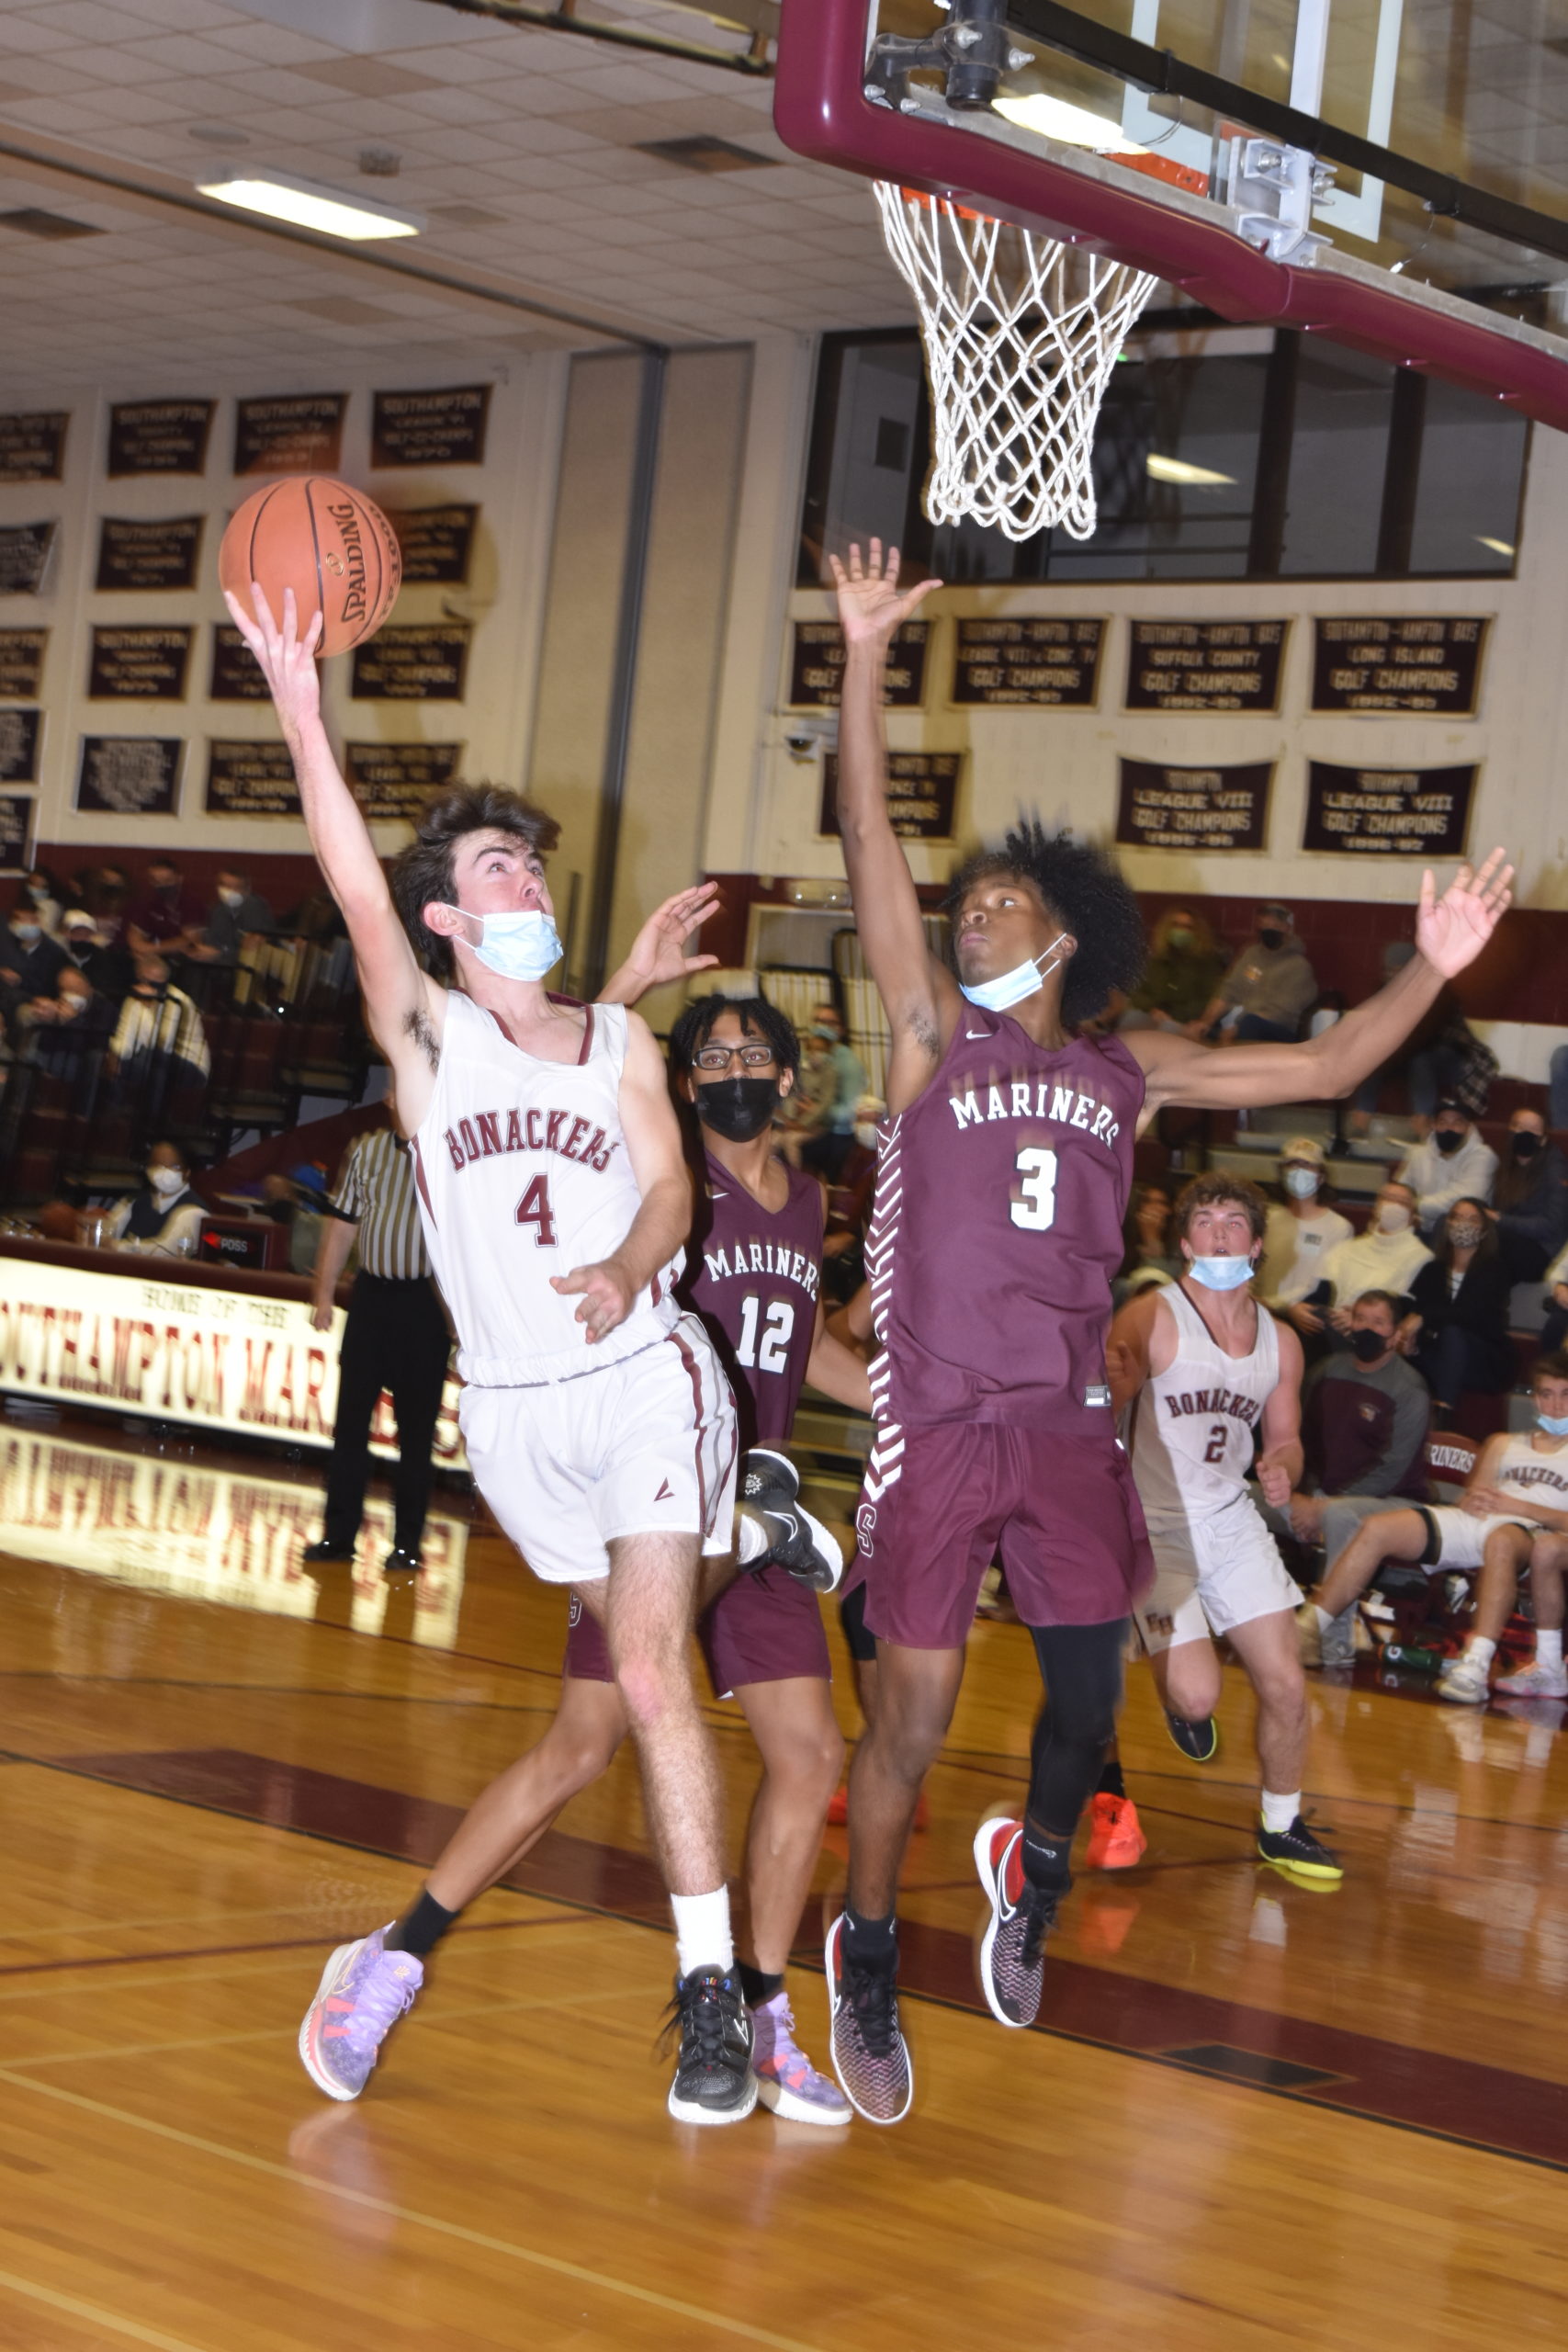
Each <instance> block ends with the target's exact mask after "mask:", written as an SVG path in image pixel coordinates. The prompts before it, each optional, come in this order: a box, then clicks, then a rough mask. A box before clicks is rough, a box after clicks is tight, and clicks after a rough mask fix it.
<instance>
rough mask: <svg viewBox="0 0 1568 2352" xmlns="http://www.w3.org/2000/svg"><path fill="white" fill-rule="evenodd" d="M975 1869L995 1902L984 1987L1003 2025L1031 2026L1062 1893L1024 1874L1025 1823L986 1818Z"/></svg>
mask: <svg viewBox="0 0 1568 2352" xmlns="http://www.w3.org/2000/svg"><path fill="white" fill-rule="evenodd" d="M975 1868H976V1870H977V1871H979V1873H980V1883H981V1885H982V1886H983V1887H984V1888H985V1890H986V1894H987V1897H988V1898H989V1901H990V1905H991V1923H990V1926H989V1927H988V1928H987V1929H986V1933H985V1937H984V1939H983V1940H982V1942H981V1945H980V1990H981V1991H982V1992H983V1993H984V1995H985V1996H986V1999H987V2004H988V2005H989V2007H990V2011H991V2015H992V2016H993V2017H994V2018H998V2020H999V2021H1000V2023H1001V2024H1003V2025H1010V2026H1025V2025H1032V2024H1033V2023H1034V2020H1035V2018H1037V2017H1038V2016H1039V2014H1040V1987H1041V1982H1042V1979H1043V1976H1044V1973H1045V1954H1044V1943H1045V1938H1046V1935H1047V1933H1048V1931H1049V1930H1050V1928H1052V1926H1053V1925H1054V1924H1055V1917H1056V1905H1057V1902H1058V1900H1059V1897H1058V1896H1056V1895H1055V1894H1043V1893H1042V1891H1041V1889H1040V1888H1039V1887H1037V1886H1036V1885H1034V1884H1033V1883H1032V1881H1031V1880H1029V1879H1027V1878H1026V1877H1025V1876H1024V1873H1023V1824H1022V1822H1021V1821H1009V1820H1006V1819H1005V1818H1004V1819H999V1820H994V1821H983V1822H982V1823H981V1824H980V1826H979V1827H978V1829H976V1832H975ZM1063 1893H1064V1894H1065V1893H1066V1888H1064V1889H1063Z"/></svg>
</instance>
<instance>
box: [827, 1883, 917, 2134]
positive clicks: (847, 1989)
mask: <svg viewBox="0 0 1568 2352" xmlns="http://www.w3.org/2000/svg"><path fill="white" fill-rule="evenodd" d="M826 1959H827V1963H828V2007H829V2012H830V2014H831V2017H832V2020H833V2026H832V2036H831V2040H830V2041H829V2048H830V2050H831V2051H832V2053H833V2072H834V2073H835V2074H836V2075H837V2076H838V2077H839V2081H840V2085H841V2086H842V2088H843V2093H844V2096H845V2098H847V2099H848V2100H849V2102H850V2105H851V2106H852V2108H853V2109H854V2110H855V2113H856V2114H857V2115H863V2116H864V2118H865V2120H866V2121H867V2122H868V2123H902V2121H903V2120H904V2118H905V2117H906V2116H907V2115H908V2112H909V2104H910V2101H911V2100H912V2099H913V2098H914V2096H915V2070H914V2067H913V2066H912V2065H911V2064H910V2062H909V2045H908V2042H907V2041H905V2039H904V2036H903V2034H902V2033H901V2032H900V2030H899V2027H898V1973H897V1969H896V1968H864V1967H857V1966H856V1965H855V1963H854V1962H853V1961H852V1960H851V1959H850V1957H849V1954H848V1951H847V1950H846V1946H845V1928H844V1917H843V1914H842V1912H840V1914H839V1917H837V1918H836V1919H835V1920H834V1922H833V1924H832V1926H831V1927H830V1928H829V1930H828V1949H827V1953H826Z"/></svg>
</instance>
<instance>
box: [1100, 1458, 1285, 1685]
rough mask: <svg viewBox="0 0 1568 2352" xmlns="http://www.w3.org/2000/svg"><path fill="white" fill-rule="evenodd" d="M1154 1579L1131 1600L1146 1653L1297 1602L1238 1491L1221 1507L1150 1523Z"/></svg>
mask: <svg viewBox="0 0 1568 2352" xmlns="http://www.w3.org/2000/svg"><path fill="white" fill-rule="evenodd" d="M1149 1544H1150V1547H1151V1549H1152V1550H1153V1552H1154V1555H1155V1580H1154V1583H1153V1584H1152V1585H1151V1586H1150V1587H1149V1589H1148V1591H1147V1592H1146V1593H1145V1595H1144V1598H1143V1599H1142V1600H1139V1601H1135V1602H1134V1605H1133V1615H1134V1622H1135V1623H1136V1625H1137V1628H1138V1634H1139V1637H1140V1639H1141V1640H1142V1642H1143V1645H1144V1647H1145V1650H1148V1651H1151V1652H1153V1651H1156V1650H1168V1649H1174V1648H1175V1647H1176V1646H1177V1645H1178V1644H1179V1643H1181V1642H1201V1641H1204V1640H1206V1639H1207V1637H1208V1635H1209V1634H1211V1633H1215V1634H1228V1633H1229V1632H1230V1630H1231V1628H1232V1626H1233V1625H1246V1624H1248V1623H1250V1622H1251V1621H1252V1619H1253V1618H1254V1617H1271V1616H1273V1615H1275V1614H1276V1613H1277V1612H1278V1611H1280V1610H1281V1609H1296V1608H1299V1607H1300V1605H1301V1598H1302V1596H1301V1589H1300V1587H1299V1586H1298V1585H1297V1584H1296V1582H1295V1580H1294V1578H1293V1577H1291V1576H1290V1575H1289V1573H1288V1572H1287V1570H1286V1567H1285V1563H1284V1562H1283V1560H1281V1558H1280V1553H1279V1547H1278V1545H1277V1544H1275V1541H1274V1538H1273V1537H1272V1536H1271V1535H1270V1534H1269V1530H1268V1528H1267V1527H1266V1526H1265V1525H1264V1523H1263V1520H1262V1518H1261V1516H1260V1514H1259V1512H1258V1509H1257V1507H1256V1505H1255V1504H1254V1503H1253V1501H1252V1499H1251V1497H1250V1496H1247V1495H1242V1496H1239V1497H1238V1498H1237V1499H1236V1500H1235V1502H1233V1503H1227V1504H1226V1505H1225V1507H1224V1510H1217V1511H1214V1512H1213V1513H1212V1514H1211V1515H1210V1516H1209V1517H1208V1518H1206V1519H1200V1520H1197V1521H1190V1522H1185V1523H1182V1524H1180V1525H1178V1526H1155V1525H1153V1524H1151V1526H1150V1528H1149Z"/></svg>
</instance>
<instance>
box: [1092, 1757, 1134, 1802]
mask: <svg viewBox="0 0 1568 2352" xmlns="http://www.w3.org/2000/svg"><path fill="white" fill-rule="evenodd" d="M1094 1793H1095V1795H1096V1796H1097V1797H1124V1796H1125V1795H1126V1793H1127V1785H1126V1782H1125V1781H1123V1780H1122V1758H1120V1757H1119V1756H1112V1757H1111V1758H1110V1760H1109V1761H1108V1762H1107V1764H1106V1766H1105V1769H1104V1770H1103V1771H1102V1772H1101V1773H1100V1781H1099V1785H1098V1787H1097V1788H1096V1790H1095V1792H1094Z"/></svg>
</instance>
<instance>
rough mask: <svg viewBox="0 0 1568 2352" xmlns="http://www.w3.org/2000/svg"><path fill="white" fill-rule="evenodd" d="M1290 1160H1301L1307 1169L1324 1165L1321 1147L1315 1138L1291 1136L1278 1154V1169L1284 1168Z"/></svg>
mask: <svg viewBox="0 0 1568 2352" xmlns="http://www.w3.org/2000/svg"><path fill="white" fill-rule="evenodd" d="M1292 1159H1299V1160H1303V1161H1304V1163H1305V1164H1306V1166H1307V1167H1309V1168H1321V1167H1322V1166H1323V1164H1324V1150H1323V1146H1322V1145H1321V1144H1320V1143H1319V1141H1318V1139H1317V1137H1316V1136H1292V1137H1291V1140H1290V1142H1289V1143H1288V1144H1287V1145H1286V1146H1285V1148H1284V1150H1283V1151H1282V1152H1281V1153H1280V1167H1281V1168H1283V1167H1285V1166H1286V1165H1287V1163H1288V1162H1289V1161H1291V1160H1292Z"/></svg>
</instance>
